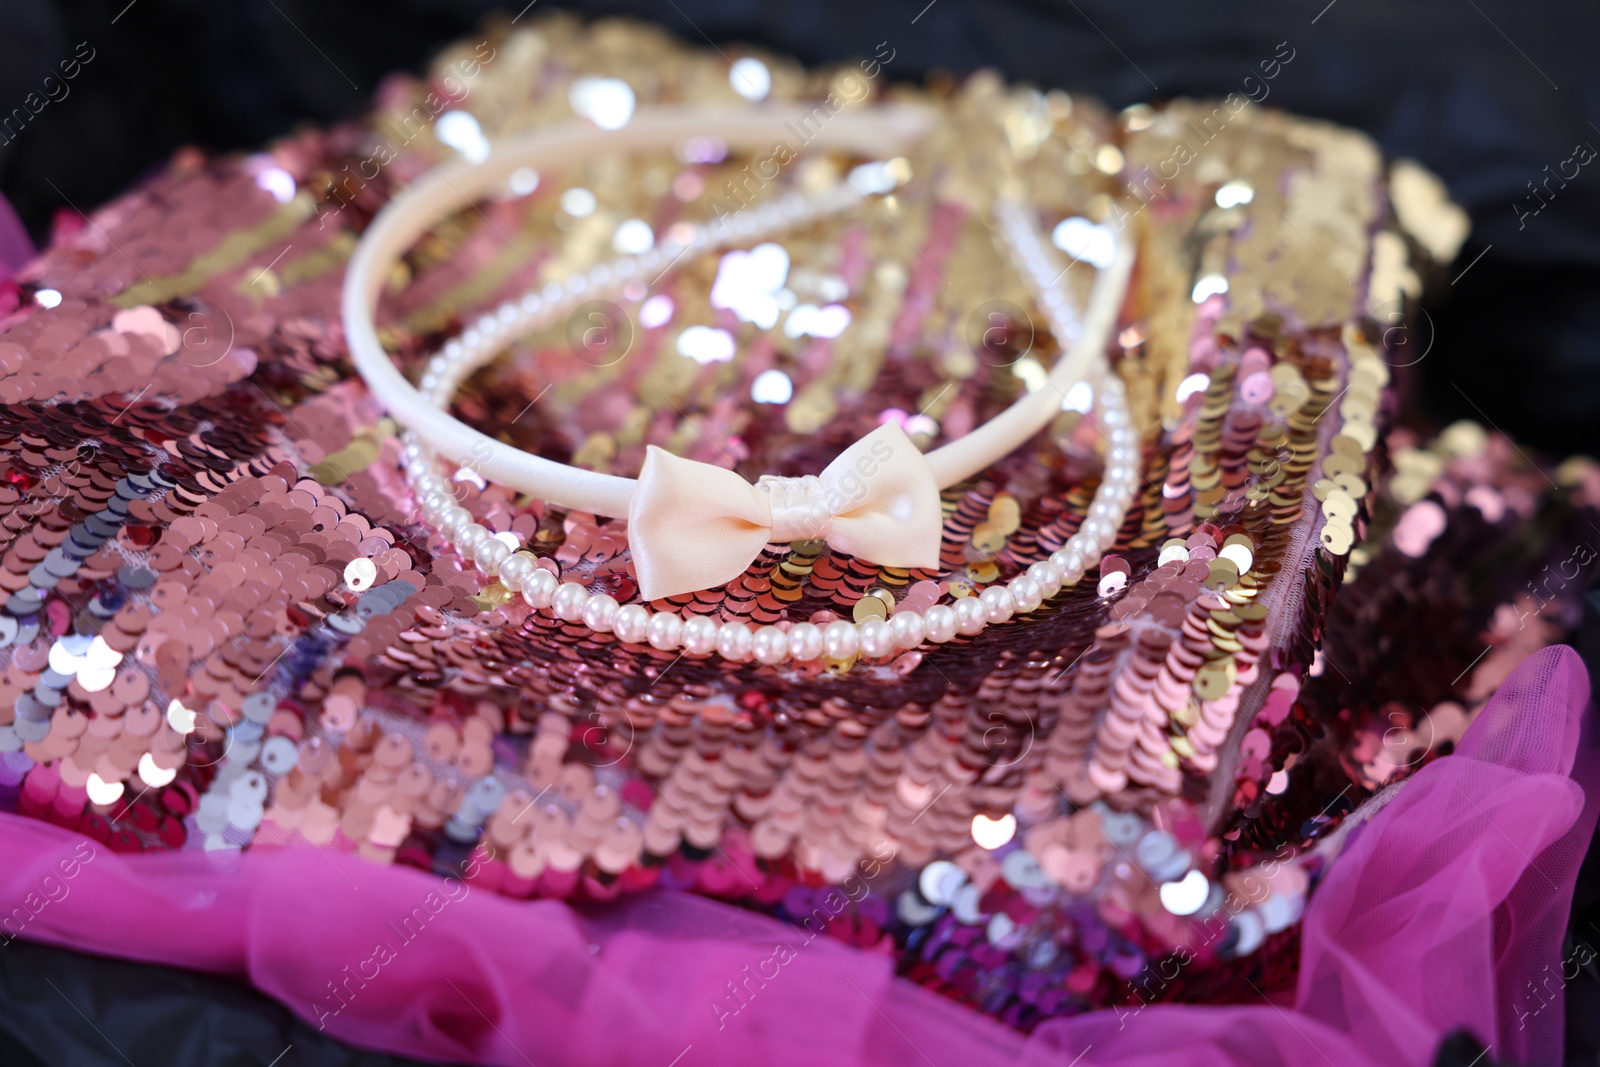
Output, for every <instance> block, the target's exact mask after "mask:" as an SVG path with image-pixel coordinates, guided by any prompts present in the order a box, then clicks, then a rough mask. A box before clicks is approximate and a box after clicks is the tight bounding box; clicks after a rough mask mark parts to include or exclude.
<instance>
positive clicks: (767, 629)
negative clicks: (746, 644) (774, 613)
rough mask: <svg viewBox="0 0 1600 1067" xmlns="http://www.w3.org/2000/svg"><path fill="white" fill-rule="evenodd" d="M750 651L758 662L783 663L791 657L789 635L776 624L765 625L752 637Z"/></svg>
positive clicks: (768, 663) (770, 664)
mask: <svg viewBox="0 0 1600 1067" xmlns="http://www.w3.org/2000/svg"><path fill="white" fill-rule="evenodd" d="M750 651H751V654H752V655H754V656H755V658H756V661H757V662H758V663H765V664H767V665H768V666H772V665H773V664H777V663H782V662H783V661H784V660H785V659H787V658H788V657H789V635H788V634H786V633H784V632H783V631H782V630H780V629H778V628H777V627H776V626H763V627H761V629H759V630H757V631H756V635H755V637H754V638H752V639H751V642H750Z"/></svg>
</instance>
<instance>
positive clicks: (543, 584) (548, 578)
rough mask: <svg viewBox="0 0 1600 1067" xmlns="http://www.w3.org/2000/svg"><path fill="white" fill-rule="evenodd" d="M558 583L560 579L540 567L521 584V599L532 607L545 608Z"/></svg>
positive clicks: (548, 604)
mask: <svg viewBox="0 0 1600 1067" xmlns="http://www.w3.org/2000/svg"><path fill="white" fill-rule="evenodd" d="M559 584H560V581H559V580H558V579H557V578H556V576H555V575H553V574H551V573H550V572H549V571H547V570H545V569H544V568H543V567H540V568H539V569H538V570H536V571H534V572H533V577H531V578H529V579H528V580H527V581H526V582H524V583H523V584H522V599H523V600H526V601H527V602H528V603H529V604H530V605H532V606H533V607H536V608H547V607H549V606H550V598H551V597H553V596H555V592H556V586H557V585H559Z"/></svg>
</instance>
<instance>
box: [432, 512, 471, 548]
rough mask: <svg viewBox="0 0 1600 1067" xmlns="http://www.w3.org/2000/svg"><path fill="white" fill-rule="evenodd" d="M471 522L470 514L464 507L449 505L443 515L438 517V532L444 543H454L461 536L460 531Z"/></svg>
mask: <svg viewBox="0 0 1600 1067" xmlns="http://www.w3.org/2000/svg"><path fill="white" fill-rule="evenodd" d="M471 522H472V513H471V512H470V511H468V510H467V509H466V508H464V507H460V506H459V505H456V504H451V505H450V506H449V507H448V508H445V511H444V514H443V515H440V516H439V532H440V533H441V534H443V535H444V538H445V540H446V541H449V542H451V543H455V542H456V539H457V538H459V537H460V536H461V531H462V530H464V529H466V528H467V526H468V525H470V524H471Z"/></svg>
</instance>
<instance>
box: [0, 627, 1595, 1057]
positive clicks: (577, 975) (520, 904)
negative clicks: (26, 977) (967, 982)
mask: <svg viewBox="0 0 1600 1067" xmlns="http://www.w3.org/2000/svg"><path fill="white" fill-rule="evenodd" d="M1588 697H1589V684H1588V678H1587V675H1586V673H1585V671H1584V669H1583V666H1582V663H1581V661H1580V660H1579V659H1578V657H1577V655H1576V654H1574V653H1573V652H1572V651H1571V650H1570V649H1567V648H1562V647H1556V648H1549V649H1545V650H1544V651H1542V652H1538V653H1536V654H1534V655H1533V656H1531V657H1530V658H1529V659H1528V660H1527V661H1526V662H1525V663H1523V664H1522V666H1521V667H1520V668H1518V670H1517V671H1516V672H1515V673H1514V674H1513V675H1512V676H1511V677H1510V678H1509V679H1508V680H1507V682H1506V683H1505V685H1504V686H1503V687H1502V689H1501V691H1500V692H1499V694H1498V695H1497V696H1496V697H1495V698H1494V699H1493V700H1492V701H1491V702H1490V704H1489V705H1488V707H1487V708H1486V709H1485V710H1484V711H1483V712H1482V713H1481V715H1480V716H1479V718H1478V720H1477V722H1476V723H1475V724H1474V725H1473V726H1472V728H1471V730H1470V732H1469V733H1468V734H1467V736H1466V738H1465V739H1464V741H1463V743H1462V745H1461V747H1460V750H1459V751H1458V752H1457V753H1456V754H1455V755H1452V756H1448V757H1445V758H1441V759H1439V760H1437V761H1436V762H1434V763H1432V764H1430V765H1429V766H1427V767H1425V768H1424V769H1423V770H1421V771H1420V772H1419V773H1418V774H1417V775H1416V776H1415V777H1414V778H1412V779H1411V780H1410V781H1409V782H1407V783H1406V784H1405V785H1404V786H1403V787H1401V788H1400V789H1398V791H1397V792H1396V793H1395V794H1394V795H1393V797H1392V799H1390V800H1389V802H1388V803H1387V805H1386V806H1384V807H1382V808H1381V810H1378V811H1376V813H1375V814H1373V815H1372V816H1371V818H1370V820H1369V821H1366V822H1365V823H1364V824H1362V825H1360V826H1359V827H1357V828H1356V829H1355V830H1354V831H1353V832H1352V833H1351V835H1350V837H1349V838H1348V839H1347V842H1346V845H1345V849H1344V853H1343V855H1342V856H1340V857H1339V858H1338V860H1337V861H1336V862H1334V863H1333V864H1332V866H1331V869H1330V873H1329V874H1328V875H1327V877H1326V878H1325V879H1324V881H1323V882H1322V884H1321V885H1319V886H1318V887H1317V888H1316V890H1315V892H1314V893H1313V895H1312V898H1311V902H1310V905H1309V907H1308V909H1307V913H1306V916H1305V920H1304V934H1303V940H1302V961H1301V968H1300V977H1299V985H1298V989H1297V991H1296V995H1295V998H1294V1003H1293V1006H1292V1007H1291V1006H1288V1005H1277V1004H1273V1003H1268V1002H1267V1000H1266V998H1265V997H1263V998H1261V1002H1260V1003H1259V1004H1255V1005H1248V1006H1235V1007H1189V1006H1152V1007H1146V1008H1144V1009H1142V1010H1140V1011H1138V1012H1136V1013H1135V1012H1130V1011H1127V1010H1123V1011H1120V1012H1117V1011H1107V1012H1099V1013H1095V1014H1091V1015H1086V1016H1081V1017H1078V1018H1075V1019H1066V1020H1057V1021H1053V1022H1048V1023H1045V1024H1043V1025H1041V1026H1040V1027H1039V1028H1038V1029H1037V1030H1036V1031H1035V1032H1034V1033H1033V1034H1032V1035H1029V1036H1024V1035H1022V1034H1019V1033H1016V1032H1014V1031H1011V1030H1008V1029H1005V1028H1003V1027H1002V1026H1000V1025H999V1024H998V1023H995V1022H992V1021H990V1020H989V1019H987V1018H985V1017H983V1016H980V1015H978V1014H977V1013H975V1012H972V1011H969V1010H968V1009H966V1008H963V1007H961V1006H958V1005H957V1004H955V1003H952V1002H950V1001H948V1000H945V999H943V998H941V997H939V996H938V995H937V994H935V993H932V992H929V991H926V990H924V989H922V988H920V987H918V986H915V985H912V984H911V983H909V982H906V981H903V980H900V979H898V978H895V977H894V976H893V975H892V974H891V973H890V971H889V963H888V961H887V959H885V958H883V957H880V956H875V955H870V954H865V953H862V952H860V951H858V950H856V949H853V948H850V947H848V946H846V945H844V944H843V943H842V942H837V941H833V940H831V939H829V938H827V937H825V936H824V937H818V938H816V939H815V940H813V941H811V942H809V943H807V942H806V941H805V935H804V934H803V933H801V932H797V931H796V930H795V929H794V928H792V927H789V926H787V925H785V924H783V923H781V922H778V921H776V920H773V919H769V918H765V917H762V916H759V915H755V914H751V913H749V912H746V911H743V910H741V909H738V908H734V907H731V906H726V905H723V904H719V903H716V902H714V901H710V900H706V899H702V898H699V897H695V896H691V895H687V894H682V893H675V892H669V891H656V892H652V893H650V894H647V895H644V896H640V897H638V898H635V899H633V900H632V901H631V902H628V903H623V904H620V905H616V906H613V907H610V908H607V909H603V910H598V911H596V910H593V909H584V910H578V909H574V908H573V907H570V906H568V905H566V904H564V903H560V902H556V901H535V902H524V901H512V900H508V899H505V898H502V897H498V896H496V895H495V894H493V893H491V892H487V891H484V890H479V889H469V888H468V886H467V885H466V883H461V882H449V881H442V880H441V879H439V878H436V877H432V876H429V875H426V874H423V873H420V872H417V871H414V870H409V869H405V868H400V867H392V868H390V867H380V866H376V865H374V864H371V863H367V862H364V861H362V860H359V859H356V858H353V857H348V856H344V855H339V854H332V853H327V852H322V851H317V850H313V849H311V848H309V847H306V848H291V849H286V850H282V851H276V852H274V851H267V850H256V851H252V852H248V853H245V854H232V853H230V854H215V853H214V854H205V853H199V852H192V851H191V852H182V853H168V854H154V853H153V854H145V855H133V856H129V855H118V854H114V853H112V852H110V851H109V850H107V849H105V848H103V847H100V846H97V845H96V846H92V848H93V852H92V855H91V854H90V852H89V850H90V847H91V846H89V845H87V844H86V843H85V842H84V839H82V838H80V837H77V836H76V835H73V834H70V833H68V832H66V831H64V830H61V829H58V828H56V827H53V826H49V825H46V824H43V823H40V822H37V821H34V820H31V819H25V818H20V817H17V816H12V815H5V816H0V855H3V857H4V862H3V864H0V900H3V901H6V902H8V904H7V906H8V907H9V906H10V902H20V901H24V900H25V899H28V898H29V897H30V895H32V900H33V902H34V903H35V904H38V905H41V906H39V907H38V910H37V913H33V912H32V911H31V910H25V911H24V914H26V915H27V916H28V917H27V919H26V921H25V923H24V925H23V926H22V927H20V928H18V927H17V925H16V921H15V918H14V916H15V915H16V914H17V913H15V912H13V913H10V914H11V915H12V916H13V920H12V926H11V928H9V929H8V930H7V933H8V934H18V933H20V934H21V936H23V937H26V938H30V939H34V940H39V941H45V942H50V943H54V944H58V945H67V946H71V947H74V948H78V949H83V950H87V951H90V952H96V953H103V954H107V955H113V956H122V957H129V958H134V959H140V960H147V961H154V962H160V963H167V964H174V965H177V966H181V967H188V968H194V969H199V970H203V971H210V972H216V973H221V974H229V975H235V976H239V977H241V978H245V979H247V980H249V981H250V982H252V983H253V984H254V985H255V986H256V987H257V988H259V989H261V990H262V991H264V992H265V993H267V994H269V995H271V996H273V997H275V998H277V999H278V1000H280V1001H282V1002H283V1003H284V1004H287V1005H288V1006H289V1007H290V1008H291V1009H293V1010H294V1011H295V1012H296V1013H298V1014H299V1015H300V1016H302V1017H303V1018H305V1019H306V1020H307V1021H308V1022H310V1023H311V1024H312V1025H314V1026H315V1025H320V1026H322V1027H323V1028H324V1029H325V1030H326V1031H328V1032H329V1033H331V1034H333V1035H335V1036H337V1037H339V1038H342V1039H344V1040H347V1041H350V1042H353V1043H355V1044H358V1045H362V1046H366V1047H369V1048H375V1049H381V1050H385V1051H390V1052H396V1053H403V1054H408V1055H412V1056H420V1057H425V1058H437V1059H446V1060H454V1061H462V1062H477V1063H486V1064H503V1065H523V1064H528V1063H535V1064H539V1065H540V1067H549V1065H557V1064H585V1065H589V1064H634V1063H638V1064H649V1065H652V1067H662V1065H666V1064H669V1063H674V1062H678V1063H681V1064H683V1065H684V1067H698V1065H705V1064H722V1063H726V1064H741V1065H744V1064H751V1063H759V1064H763V1065H768V1064H770V1065H789V1064H793V1065H797V1067H798V1065H807V1067H809V1065H813V1064H830V1065H846V1064H905V1065H922V1067H927V1065H930V1064H932V1065H935V1067H947V1065H949V1067H954V1065H958V1064H959V1065H973V1064H990V1063H993V1064H1045V1063H1051V1064H1061V1065H1066V1064H1070V1063H1074V1062H1076V1063H1078V1064H1081V1065H1085V1067H1087V1065H1092V1064H1118V1065H1128V1067H1132V1065H1137V1064H1151V1065H1155V1064H1161V1065H1164V1067H1170V1065H1172V1064H1256V1065H1258V1064H1322V1063H1328V1064H1336V1065H1338V1067H1359V1065H1369V1064H1370V1065H1373V1067H1395V1065H1399V1064H1426V1063H1429V1062H1431V1060H1432V1058H1433V1056H1434V1053H1435V1051H1436V1049H1437V1047H1438V1044H1439V1041H1440V1040H1441V1038H1442V1037H1443V1036H1444V1035H1446V1034H1447V1033H1450V1032H1451V1031H1454V1030H1457V1029H1462V1028H1464V1029H1466V1030H1468V1031H1470V1032H1471V1033H1472V1034H1473V1035H1475V1036H1476V1037H1477V1038H1478V1040H1480V1041H1482V1042H1484V1043H1485V1044H1488V1045H1491V1046H1492V1047H1493V1049H1494V1055H1495V1057H1496V1058H1497V1059H1505V1060H1512V1061H1517V1062H1545V1063H1550V1062H1557V1061H1558V1060H1559V1059H1560V1055H1561V1035H1562V1026H1563V1016H1562V1011H1561V1000H1560V995H1559V984H1560V980H1559V978H1557V979H1556V980H1555V981H1554V982H1552V981H1551V977H1552V976H1555V975H1560V974H1561V973H1562V969H1563V968H1562V961H1561V959H1560V950H1561V938H1562V930H1563V927H1564V925H1565V922H1566V919H1567V913H1568V909H1569V907H1570V901H1571V893H1572V888H1573V881H1574V878H1575V876H1576V873H1577V869H1578V866H1579V863H1580V862H1581V860H1582V857H1583V854H1584V850H1585V847H1586V846H1587V843H1588V840H1589V837H1590V834H1591V832H1592V830H1593V827H1594V821H1595V808H1594V805H1593V803H1592V801H1591V802H1590V803H1588V804H1587V805H1586V803H1585V793H1586V790H1587V793H1588V796H1590V797H1591V798H1592V797H1593V796H1594V795H1595V789H1594V785H1595V782H1594V774H1595V770H1596V761H1595V759H1594V758H1593V756H1594V753H1593V749H1592V746H1591V744H1590V743H1589V741H1588V740H1584V741H1580V738H1579V727H1580V724H1581V722H1582V718H1583V712H1584V709H1585V706H1586V705H1587V702H1588ZM75 849H76V850H77V851H76V852H75V851H74V850H75ZM85 857H87V858H85ZM63 861H66V862H67V868H66V869H70V870H71V871H72V874H71V876H70V877H67V876H66V875H65V874H64V873H63V868H61V867H59V866H58V864H60V863H62V862H63ZM41 902H42V903H41ZM408 917H409V918H408ZM380 946H381V947H380ZM780 946H782V947H780ZM729 983H732V984H733V986H734V987H735V988H737V990H738V991H739V995H740V999H734V998H733V997H732V996H731V995H730V991H729V985H728V984H729ZM1552 990H1553V991H1554V992H1552ZM679 1057H681V1059H679Z"/></svg>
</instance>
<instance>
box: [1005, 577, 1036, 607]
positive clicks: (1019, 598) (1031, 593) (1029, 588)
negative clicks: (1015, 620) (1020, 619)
mask: <svg viewBox="0 0 1600 1067" xmlns="http://www.w3.org/2000/svg"><path fill="white" fill-rule="evenodd" d="M1008 588H1009V589H1010V590H1011V599H1012V601H1013V602H1014V603H1015V606H1016V610H1017V614H1019V615H1026V614H1027V613H1028V612H1030V611H1032V610H1033V609H1035V608H1037V607H1038V606H1039V605H1040V604H1043V603H1044V590H1043V589H1041V588H1039V583H1038V582H1036V581H1034V580H1033V579H1032V578H1029V577H1028V576H1027V575H1026V574H1023V575H1019V576H1018V577H1016V578H1013V579H1011V585H1010V586H1009V587H1008Z"/></svg>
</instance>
